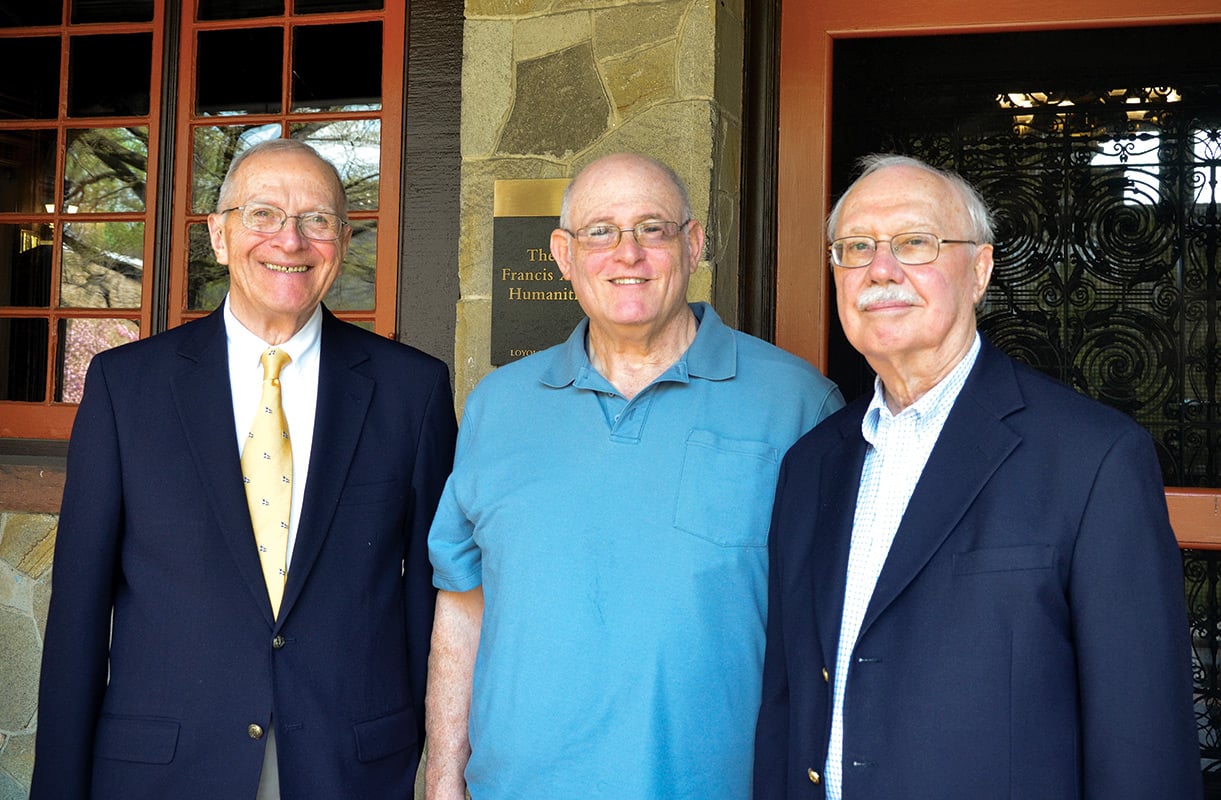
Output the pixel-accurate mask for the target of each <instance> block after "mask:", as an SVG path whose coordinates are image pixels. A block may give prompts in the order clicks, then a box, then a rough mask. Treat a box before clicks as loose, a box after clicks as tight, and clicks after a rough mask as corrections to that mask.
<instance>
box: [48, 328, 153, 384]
mask: <svg viewBox="0 0 1221 800" xmlns="http://www.w3.org/2000/svg"><path fill="white" fill-rule="evenodd" d="M61 325H63V328H62V333H61V337H62V339H63V364H62V367H61V370H62V371H61V373H60V376H59V391H58V395H59V398H58V399H59V400H60V402H63V403H79V402H80V401H81V394H82V393H83V392H84V390H85V373H86V371H88V369H89V362H91V361H92V360H93V357H94V356H95V355H97V354H98V353H100V352H102V351H103V350H109V349H110V348H112V347H118V346H119V345H121V344H126V343H127V342H134V341H135V340H136V339H138V338H140V326H139V325H137V324H136V323H135V322H134V321H133V320H129V319H69V320H64V321H63V322H62V323H61Z"/></svg>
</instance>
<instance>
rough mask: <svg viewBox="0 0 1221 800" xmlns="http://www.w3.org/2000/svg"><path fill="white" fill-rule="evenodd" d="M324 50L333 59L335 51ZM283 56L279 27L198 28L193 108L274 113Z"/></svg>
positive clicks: (277, 106) (206, 111) (212, 111)
mask: <svg viewBox="0 0 1221 800" xmlns="http://www.w3.org/2000/svg"><path fill="white" fill-rule="evenodd" d="M329 52H330V54H331V57H332V58H333V57H334V54H335V50H334V49H333V48H332V49H331V50H330V51H329ZM283 55H284V32H283V30H282V29H280V28H244V29H241V30H233V31H201V32H200V34H199V51H198V59H197V68H196V70H195V75H196V86H195V105H196V108H195V110H196V112H198V113H200V114H275V113H278V112H279V111H280V96H281V85H282V84H281V77H280V76H281V68H282V65H283V63H282V62H283ZM345 57H346V56H345Z"/></svg>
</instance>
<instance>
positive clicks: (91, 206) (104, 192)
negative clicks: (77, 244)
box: [64, 127, 148, 213]
mask: <svg viewBox="0 0 1221 800" xmlns="http://www.w3.org/2000/svg"><path fill="white" fill-rule="evenodd" d="M147 173H148V128H145V127H135V128H89V129H85V130H72V131H68V153H67V157H66V159H65V161H64V210H66V211H69V212H72V213H75V212H82V213H84V212H91V211H92V212H110V211H143V210H144V185H145V180H146V178H147ZM73 209H75V211H73Z"/></svg>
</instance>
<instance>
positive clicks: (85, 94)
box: [68, 33, 153, 117]
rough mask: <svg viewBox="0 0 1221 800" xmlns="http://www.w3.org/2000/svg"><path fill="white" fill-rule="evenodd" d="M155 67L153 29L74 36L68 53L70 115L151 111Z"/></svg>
mask: <svg viewBox="0 0 1221 800" xmlns="http://www.w3.org/2000/svg"><path fill="white" fill-rule="evenodd" d="M152 68H153V35H152V34H151V33H113V34H105V35H101V36H73V37H72V39H71V44H70V52H69V56H68V116H70V117H141V116H144V115H146V114H148V110H149V101H148V93H149V83H150V81H151V80H152Z"/></svg>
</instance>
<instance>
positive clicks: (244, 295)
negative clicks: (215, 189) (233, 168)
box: [208, 150, 352, 344]
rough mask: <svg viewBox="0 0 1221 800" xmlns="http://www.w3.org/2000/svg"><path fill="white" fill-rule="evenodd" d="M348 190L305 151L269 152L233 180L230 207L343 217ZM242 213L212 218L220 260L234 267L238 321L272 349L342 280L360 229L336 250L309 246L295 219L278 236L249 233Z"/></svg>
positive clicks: (232, 294)
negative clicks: (252, 206) (264, 207)
mask: <svg viewBox="0 0 1221 800" xmlns="http://www.w3.org/2000/svg"><path fill="white" fill-rule="evenodd" d="M342 191H343V190H342V187H340V186H339V185H338V184H337V183H336V180H335V176H334V173H333V172H332V171H331V170H330V168H329V167H328V165H327V164H325V163H324V162H322V161H321V160H320V159H319V158H318V157H316V156H313V155H311V154H310V153H309V152H306V151H303V150H269V151H267V152H261V153H254V154H252V155H251V156H250V157H249V158H247V159H246V160H245V161H243V162H242V163H241V164H240V165H239V166H238V169H237V172H236V174H234V175H233V179H232V191H231V192H229V195H228V196H227V197H226V201H227V203H228V206H240V205H244V204H246V203H263V204H266V205H272V206H277V207H279V208H282V209H284V211H285V212H287V213H288V214H290V215H300V214H305V213H307V212H310V211H327V212H331V213H338V214H342V212H343V202H342V201H343V198H342ZM241 216H242V215H241V212H240V211H229V212H227V213H223V214H222V213H213V214H209V215H208V231H209V234H210V235H211V239H212V249H213V250H214V251H215V253H216V260H217V261H218V262H220V263H221V264H226V265H228V267H229V305H230V308H231V309H232V310H233V314H234V316H236V317H237V319H238V320H239V321H240V322H241V323H242V324H243V325H245V326H246V327H247V328H249V329H250V330H251V331H252V332H253V333H255V334H257V335H259V336H260V337H261V338H262V339H264V340H265V341H267V342H268V343H270V344H279V343H281V342H283V341H286V340H287V339H290V338H291V337H292V335H293V334H294V333H296V332H297V331H298V330H300V329H301V326H303V325H304V324H305V323H306V321H307V320H308V319H309V317H310V315H311V314H313V313H314V309H315V308H317V307H318V304H319V303H321V302H322V298H323V297H324V296H325V295H326V293H327V290H329V289H330V288H331V284H333V283H334V282H335V279H336V278H337V277H338V276H339V270H340V267H341V265H342V264H343V257H344V254H345V253H346V252H347V249H348V242H349V241H350V240H351V238H352V229H351V227H349V226H346V225H345V226H344V229H343V233H342V234H341V235H340V238H339V239H337V240H336V241H333V242H320V241H315V240H312V239H306V238H305V237H304V236H302V235H301V233H300V231H299V230H298V228H297V220H296V219H289V220H288V221H287V222H286V223H285V225H284V227H283V228H282V229H281V230H280V231H279V232H278V233H257V232H255V231H251V230H247V229H246V227H245V226H243V225H242V219H241Z"/></svg>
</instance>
